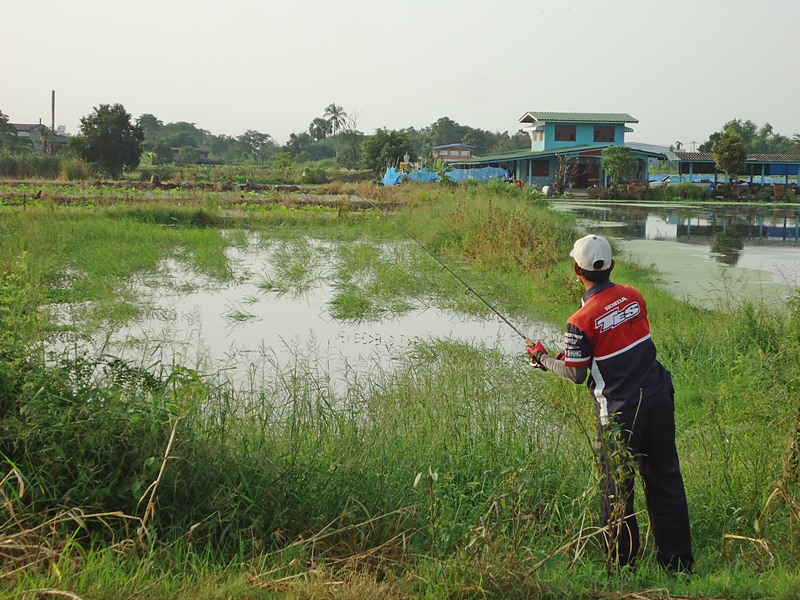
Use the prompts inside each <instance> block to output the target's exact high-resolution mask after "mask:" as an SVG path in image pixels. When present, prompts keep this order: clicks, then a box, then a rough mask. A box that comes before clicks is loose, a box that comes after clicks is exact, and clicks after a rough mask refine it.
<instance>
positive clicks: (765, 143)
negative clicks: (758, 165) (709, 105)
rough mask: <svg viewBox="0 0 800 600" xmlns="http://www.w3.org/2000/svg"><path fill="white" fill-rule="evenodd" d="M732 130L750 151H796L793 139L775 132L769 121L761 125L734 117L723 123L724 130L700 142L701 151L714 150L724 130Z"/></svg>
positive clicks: (781, 152)
mask: <svg viewBox="0 0 800 600" xmlns="http://www.w3.org/2000/svg"><path fill="white" fill-rule="evenodd" d="M727 130H730V131H734V132H736V133H738V134H739V136H740V137H741V138H742V143H743V144H744V149H745V151H746V152H748V153H753V154H756V153H763V154H783V153H790V152H793V151H794V144H793V143H792V140H791V139H789V138H788V137H786V136H785V135H781V134H779V133H776V132H775V129H774V128H773V127H772V125H770V124H769V123H764V125H762V126H761V127H759V126H758V125H756V124H755V123H753V122H752V121H750V120H749V119H748V120H747V121H742V120H740V119H733V120H732V121H728V122H727V123H725V125H723V127H722V131H717V132H715V133H712V134H711V135H710V136H709V138H708V141H706V142H704V143H702V144H700V146H699V147H698V150H699V151H700V152H713V148H714V144H715V143H716V142H718V141H719V140H720V139H721V138H722V134H723V132H725V131H727Z"/></svg>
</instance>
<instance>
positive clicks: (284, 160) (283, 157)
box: [272, 152, 294, 181]
mask: <svg viewBox="0 0 800 600" xmlns="http://www.w3.org/2000/svg"><path fill="white" fill-rule="evenodd" d="M293 166H294V159H293V158H292V155H291V154H289V153H288V152H278V153H276V154H275V156H273V157H272V168H273V169H275V170H276V171H277V172H278V174H279V175H280V177H281V179H283V180H284V181H288V180H289V178H290V177H291V174H292V167H293Z"/></svg>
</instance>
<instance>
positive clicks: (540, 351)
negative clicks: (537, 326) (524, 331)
mask: <svg viewBox="0 0 800 600" xmlns="http://www.w3.org/2000/svg"><path fill="white" fill-rule="evenodd" d="M525 341H526V342H530V341H531V340H525ZM525 350H527V351H528V356H530V358H531V360H532V361H533V362H534V363H535V364H536V366H538V367H539V368H540V369H542V370H544V371H546V370H547V368H546V367H545V366H544V365H543V364H542V356H544V355H546V354H547V348H545V347H544V344H543V343H542V342H540V341H539V342H536V344H534V345H530V344H528V345H527V346H526V347H525Z"/></svg>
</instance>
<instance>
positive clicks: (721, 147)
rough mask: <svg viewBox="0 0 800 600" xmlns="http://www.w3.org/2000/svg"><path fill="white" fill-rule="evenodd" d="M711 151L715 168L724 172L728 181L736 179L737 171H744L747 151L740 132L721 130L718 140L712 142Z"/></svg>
mask: <svg viewBox="0 0 800 600" xmlns="http://www.w3.org/2000/svg"><path fill="white" fill-rule="evenodd" d="M711 151H712V152H713V154H714V162H715V163H716V165H717V170H718V171H722V172H723V173H725V175H727V177H728V181H730V180H732V179H736V177H737V176H738V175H739V173H743V172H744V170H745V161H746V160H747V151H746V150H745V148H744V140H742V136H741V134H739V132H738V131H736V130H735V129H733V128H731V129H726V130H725V131H723V132H722V136H721V137H720V138H719V140H718V141H716V142H714V146H713V147H712V149H711Z"/></svg>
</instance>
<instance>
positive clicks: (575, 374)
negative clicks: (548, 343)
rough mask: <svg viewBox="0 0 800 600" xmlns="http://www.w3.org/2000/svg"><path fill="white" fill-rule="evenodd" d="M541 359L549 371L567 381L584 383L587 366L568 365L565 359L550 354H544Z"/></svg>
mask: <svg viewBox="0 0 800 600" xmlns="http://www.w3.org/2000/svg"><path fill="white" fill-rule="evenodd" d="M539 361H540V362H541V363H542V366H544V367H545V368H546V369H547V370H548V371H552V372H553V373H555V374H556V375H559V376H560V377H563V378H564V379H566V380H567V381H571V382H572V383H583V382H584V381H586V372H587V369H586V367H568V366H567V365H565V364H564V361H563V360H560V359H558V358H554V357H552V356H550V355H549V354H543V355H542V357H541V358H540V359H539Z"/></svg>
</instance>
